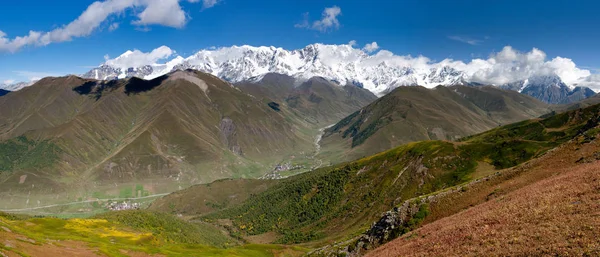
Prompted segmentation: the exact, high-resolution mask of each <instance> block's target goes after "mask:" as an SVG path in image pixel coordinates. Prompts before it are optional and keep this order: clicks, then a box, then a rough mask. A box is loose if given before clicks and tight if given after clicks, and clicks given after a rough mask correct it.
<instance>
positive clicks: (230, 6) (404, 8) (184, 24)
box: [0, 0, 600, 83]
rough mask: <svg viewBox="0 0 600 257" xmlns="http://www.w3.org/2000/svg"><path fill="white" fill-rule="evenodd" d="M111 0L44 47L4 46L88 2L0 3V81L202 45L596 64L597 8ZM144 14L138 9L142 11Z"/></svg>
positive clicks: (444, 1)
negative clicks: (530, 54) (370, 46)
mask: <svg viewBox="0 0 600 257" xmlns="http://www.w3.org/2000/svg"><path fill="white" fill-rule="evenodd" d="M111 1H112V2H121V3H124V2H127V1H129V2H132V3H134V2H137V3H136V4H134V5H136V7H133V8H123V11H119V12H116V13H110V14H109V15H107V17H106V19H102V18H98V19H100V21H99V22H98V26H97V27H93V26H92V28H93V29H91V30H90V31H89V33H86V32H81V31H79V30H81V29H80V28H71V29H72V30H73V31H75V32H70V33H72V34H71V36H69V37H67V38H66V39H64V38H63V39H60V36H56V35H55V36H54V38H53V39H51V40H50V39H46V40H43V39H37V40H32V41H31V42H30V43H29V44H26V43H24V44H16V43H15V41H13V40H14V39H15V37H22V36H27V35H28V34H29V31H38V32H42V33H41V34H42V35H43V34H44V32H49V31H53V30H56V29H60V28H61V27H63V26H64V25H67V24H69V23H71V22H73V21H74V20H76V19H77V18H78V17H79V16H80V15H81V14H82V13H84V11H86V9H88V7H89V9H88V10H91V9H93V7H94V6H93V3H94V1H84V0H73V1H59V0H57V1H41V0H30V1H10V2H7V3H3V5H2V8H0V31H2V32H3V33H0V83H1V82H2V81H6V80H17V81H20V80H27V79H29V78H33V77H43V76H47V75H62V74H66V73H76V74H77V73H83V72H85V71H87V70H89V69H90V67H91V66H97V65H99V64H100V63H102V62H103V61H104V56H105V55H109V56H110V57H116V56H118V55H120V54H121V53H123V52H124V51H126V50H132V49H139V50H141V51H144V52H148V51H151V50H152V49H154V48H157V47H159V46H161V45H167V46H169V47H170V48H172V49H174V50H176V51H177V53H178V54H179V55H182V56H188V55H190V54H192V53H194V52H195V51H197V50H200V49H204V48H208V47H211V46H217V47H218V46H231V45H241V44H249V45H274V46H279V47H283V48H286V49H297V48H302V47H304V46H306V45H308V44H311V43H316V42H320V43H327V44H345V43H347V42H349V41H351V40H356V41H357V44H358V45H360V46H363V45H365V44H366V43H370V42H377V44H378V46H380V47H381V49H386V50H390V51H392V52H394V53H395V54H398V55H412V56H417V55H424V56H427V57H429V58H431V59H432V60H442V59H445V58H452V59H456V60H463V61H468V60H470V59H472V58H486V57H487V56H489V55H490V54H491V53H494V52H499V51H501V50H502V48H503V47H504V46H507V45H510V46H512V47H513V48H514V49H517V50H520V51H523V52H526V51H530V50H531V49H532V48H534V47H535V48H539V49H541V50H542V51H544V52H545V53H546V54H547V56H548V57H549V58H553V57H555V56H562V57H567V58H570V59H572V60H573V61H574V62H575V63H576V64H577V66H578V67H580V68H585V69H589V70H591V71H592V72H594V71H595V69H597V68H598V67H600V63H599V57H600V47H598V46H600V32H599V30H598V28H600V17H599V16H598V15H597V10H600V1H592V0H589V1H588V0H580V1H559V0H549V1H533V0H530V1H526V0H520V1H516V0H504V1H500V0H486V1H482V0H462V1H460V0H456V1H450V0H431V1H427V0H406V1H403V0H395V1H394V0H383V1H377V0H372V1H358V0H339V1H333V0H287V1H274V0H265V1H251V0H203V1H201V0H180V1H178V0H104V1H100V2H101V3H102V2H111ZM148 2H162V4H164V6H158V7H157V9H156V8H155V9H154V10H150V11H148V9H150V8H148V9H146V7H148V6H150V5H151V4H148ZM168 2H170V3H172V4H171V5H168V7H173V8H175V9H168V8H167V4H166V3H168ZM96 4H99V3H96ZM154 5H160V3H159V4H156V3H154ZM334 6H337V7H339V10H340V14H339V15H335V21H336V22H337V23H339V26H337V25H336V23H335V22H334V23H331V24H330V23H320V24H315V23H314V22H315V21H318V20H321V19H322V18H323V17H322V13H323V12H324V10H325V9H326V8H331V7H334ZM145 11H148V12H147V13H146V14H144V12H145ZM178 11H183V16H180V19H177V18H176V17H179V16H177V15H179V14H182V13H179V12H178ZM306 13H308V15H306ZM161 15H162V16H161ZM165 15H167V16H165ZM305 15H306V16H305ZM173 17H175V18H173ZM96 18H97V17H96ZM305 18H306V19H308V20H307V21H306V23H305ZM329 21H331V20H329ZM115 24H118V28H116V26H117V25H115ZM88 25H89V24H88ZM301 25H305V26H301ZM111 26H112V28H111ZM115 28H116V29H115ZM63 33H64V31H63ZM3 34H4V37H2V35H3ZM60 35H62V36H64V34H60ZM29 39H31V38H29ZM3 40H4V48H3V46H2V44H3ZM41 42H43V43H41ZM11 43H12V45H11V46H8V45H9V44H11ZM16 45H18V46H16Z"/></svg>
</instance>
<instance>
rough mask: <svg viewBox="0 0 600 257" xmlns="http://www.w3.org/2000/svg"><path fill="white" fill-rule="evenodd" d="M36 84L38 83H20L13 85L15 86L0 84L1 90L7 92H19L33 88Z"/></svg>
mask: <svg viewBox="0 0 600 257" xmlns="http://www.w3.org/2000/svg"><path fill="white" fill-rule="evenodd" d="M35 82H36V81H30V82H18V83H13V84H0V89H4V90H7V91H17V90H19V89H21V88H24V87H28V86H31V85H33V84H34V83H35Z"/></svg>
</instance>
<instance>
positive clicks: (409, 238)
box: [367, 140, 600, 256]
mask: <svg viewBox="0 0 600 257" xmlns="http://www.w3.org/2000/svg"><path fill="white" fill-rule="evenodd" d="M598 143H600V142H598V141H597V140H596V141H594V142H593V144H595V145H594V146H593V149H594V150H595V151H597V150H598V148H599V147H598ZM568 150H569V152H570V153H563V154H566V155H570V154H571V153H573V152H575V151H573V148H572V147H569V149H568ZM576 151H577V150H576ZM590 153H593V151H592V152H590ZM552 157H553V159H555V160H556V159H560V160H561V162H557V161H552V160H550V159H548V158H546V159H547V160H549V161H550V162H552V163H553V166H549V165H541V166H545V167H543V169H540V168H541V167H539V166H538V167H533V168H528V170H527V171H526V174H517V175H516V176H512V177H510V178H509V179H506V178H505V179H506V180H505V181H503V182H501V183H498V181H495V182H496V183H492V182H489V183H487V185H479V186H477V188H475V190H477V191H491V192H490V193H489V194H488V195H487V199H488V201H487V202H483V203H481V204H479V205H476V206H475V207H472V208H468V209H466V210H464V211H460V212H458V213H457V214H455V215H452V216H449V217H446V218H440V219H437V220H435V221H433V222H431V223H430V224H427V225H425V226H423V227H422V228H420V229H417V230H415V231H413V232H411V233H409V234H407V235H405V236H403V237H401V238H398V239H396V240H395V241H392V242H391V243H389V244H386V245H384V246H382V247H380V248H378V249H376V250H375V251H373V252H371V253H370V254H369V255H367V256H423V255H434V256H438V255H439V256H454V255H456V256H458V255H460V256H467V255H468V256H492V255H494V256H496V255H498V256H508V255H525V256H540V255H564V256H567V255H574V256H597V255H599V254H600V244H599V243H598V240H597V239H598V238H599V237H600V233H599V231H600V230H599V229H598V228H599V227H600V219H599V218H598V217H597V215H598V214H597V203H596V200H597V199H598V197H600V191H598V189H600V176H599V175H600V173H598V169H599V168H600V164H599V163H598V161H597V158H596V160H594V162H593V163H588V164H583V165H577V164H575V163H573V162H572V161H573V159H572V158H568V157H567V158H561V156H560V155H556V154H553V156H552ZM569 157H570V156H569ZM569 159H571V160H569ZM567 161H568V162H567ZM538 164H539V163H538ZM565 164H566V165H565ZM534 165H535V164H534ZM519 187H520V188H519ZM463 194H464V195H469V194H470V195H471V196H477V195H479V194H477V193H469V192H468V191H467V192H465V193H463ZM464 195H463V196H452V197H451V196H448V197H447V198H446V199H441V200H440V201H441V202H445V203H446V204H445V206H448V204H449V203H452V205H458V206H457V207H465V204H464V200H465V199H464V198H465V196H464ZM448 198H453V199H448ZM473 198H476V199H478V198H479V197H473ZM461 200H462V201H461ZM470 201H473V200H470ZM480 201H481V200H480ZM439 207H441V206H439ZM442 212H446V213H448V211H447V210H445V211H442ZM434 213H435V211H434ZM431 219H435V218H431Z"/></svg>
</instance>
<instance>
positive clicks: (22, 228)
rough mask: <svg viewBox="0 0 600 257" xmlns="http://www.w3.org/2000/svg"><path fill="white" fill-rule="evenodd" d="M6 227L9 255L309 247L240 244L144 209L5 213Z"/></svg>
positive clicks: (263, 251) (293, 251)
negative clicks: (63, 215)
mask: <svg viewBox="0 0 600 257" xmlns="http://www.w3.org/2000/svg"><path fill="white" fill-rule="evenodd" d="M0 227H1V228H2V229H0V238H4V239H5V240H6V241H4V246H3V247H2V248H0V252H3V253H7V254H9V256H12V254H15V253H16V254H18V255H21V256H39V254H42V253H43V255H44V256H64V255H65V254H66V255H68V256H97V255H98V254H99V255H101V256H105V255H108V256H156V255H158V256H257V257H258V256H298V255H299V254H302V253H303V251H304V250H303V249H301V248H290V247H284V246H276V245H244V246H235V245H236V243H235V241H234V240H232V239H231V238H228V237H227V236H225V234H224V233H223V232H222V231H220V230H218V229H217V228H215V227H212V226H211V225H206V224H190V223H186V222H184V221H181V220H179V219H177V218H175V217H173V216H170V215H167V214H158V213H150V212H140V211H127V212H116V213H110V214H105V215H102V216H98V217H96V218H94V219H70V220H62V219H56V218H30V217H23V216H13V215H6V214H1V215H0ZM57 240H59V241H57ZM224 246H229V247H230V248H223V247H224Z"/></svg>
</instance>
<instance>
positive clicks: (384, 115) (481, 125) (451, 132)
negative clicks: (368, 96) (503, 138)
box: [321, 86, 548, 161]
mask: <svg viewBox="0 0 600 257" xmlns="http://www.w3.org/2000/svg"><path fill="white" fill-rule="evenodd" d="M546 112H548V109H547V105H546V104H544V103H541V102H539V101H537V100H535V99H533V98H531V97H528V96H523V95H521V94H518V93H516V92H509V91H506V90H501V89H497V88H492V87H466V86H455V87H442V86H439V87H436V88H435V89H426V88H423V87H399V88H397V89H395V90H394V91H392V92H391V93H389V94H387V95H385V96H383V97H381V98H380V99H378V100H377V101H375V102H373V103H372V104H370V105H368V106H366V107H364V108H362V109H361V110H360V111H357V112H355V113H353V114H351V115H350V116H348V117H346V118H344V119H343V120H341V121H340V122H339V123H337V124H336V125H334V126H333V127H332V128H329V129H327V130H326V131H325V135H324V137H323V140H322V141H321V145H322V148H323V151H322V156H323V157H324V158H326V159H329V160H332V161H336V160H350V159H354V158H358V157H361V156H366V155H370V154H373V153H376V152H380V151H383V150H385V149H389V148H392V147H395V146H398V145H401V144H404V143H407V142H413V141H420V140H455V139H458V138H460V137H463V136H467V135H472V134H475V133H479V132H483V131H485V130H488V129H491V128H494V127H498V126H500V125H503V124H509V123H512V122H516V121H520V120H524V119H527V118H534V117H538V116H540V115H542V114H545V113H546Z"/></svg>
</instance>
